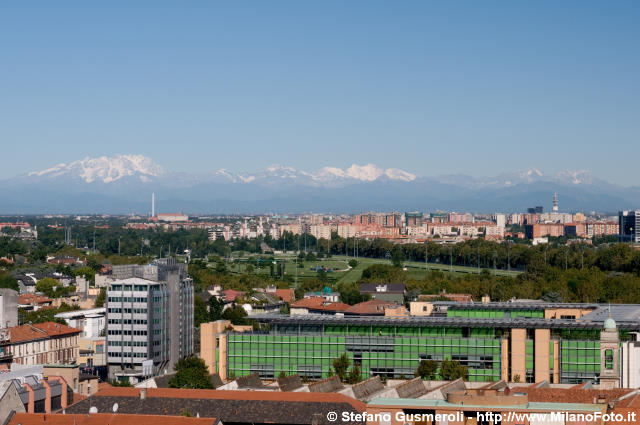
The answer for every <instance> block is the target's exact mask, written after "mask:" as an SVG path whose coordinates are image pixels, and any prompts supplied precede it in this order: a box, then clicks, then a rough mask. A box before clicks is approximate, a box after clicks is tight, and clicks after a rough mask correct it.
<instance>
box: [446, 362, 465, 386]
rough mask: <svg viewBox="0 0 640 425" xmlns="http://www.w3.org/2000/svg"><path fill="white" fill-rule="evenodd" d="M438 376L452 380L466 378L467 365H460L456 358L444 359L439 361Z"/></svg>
mask: <svg viewBox="0 0 640 425" xmlns="http://www.w3.org/2000/svg"><path fill="white" fill-rule="evenodd" d="M440 376H441V377H442V379H444V380H445V381H454V380H456V379H458V378H462V379H467V367H466V366H462V365H461V364H460V362H459V361H457V360H449V359H444V360H443V361H442V363H440Z"/></svg>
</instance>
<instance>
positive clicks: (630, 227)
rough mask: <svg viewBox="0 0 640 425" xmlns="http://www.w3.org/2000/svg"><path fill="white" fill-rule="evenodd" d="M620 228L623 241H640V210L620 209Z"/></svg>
mask: <svg viewBox="0 0 640 425" xmlns="http://www.w3.org/2000/svg"><path fill="white" fill-rule="evenodd" d="M618 226H619V227H618V229H619V235H620V240H621V241H623V242H640V210H636V211H620V212H619V213H618Z"/></svg>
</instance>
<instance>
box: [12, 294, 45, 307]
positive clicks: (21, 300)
mask: <svg viewBox="0 0 640 425" xmlns="http://www.w3.org/2000/svg"><path fill="white" fill-rule="evenodd" d="M52 301H53V300H52V299H51V298H47V297H44V296H42V295H37V294H22V295H18V304H23V305H25V304H44V303H50V302H52Z"/></svg>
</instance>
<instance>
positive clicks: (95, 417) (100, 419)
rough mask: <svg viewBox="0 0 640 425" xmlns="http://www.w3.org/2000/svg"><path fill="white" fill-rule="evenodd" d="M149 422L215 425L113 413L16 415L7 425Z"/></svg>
mask: <svg viewBox="0 0 640 425" xmlns="http://www.w3.org/2000/svg"><path fill="white" fill-rule="evenodd" d="M144 422H150V423H153V424H154V425H215V424H216V423H218V422H219V421H218V420H216V419H215V418H188V417H185V416H164V415H153V416H152V415H123V414H114V413H93V414H90V415H87V414H75V415H69V414H43V413H16V414H14V415H13V416H12V417H11V419H10V420H9V422H8V423H7V425H42V424H48V425H138V424H140V423H144Z"/></svg>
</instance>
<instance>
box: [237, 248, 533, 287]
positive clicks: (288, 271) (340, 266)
mask: <svg viewBox="0 0 640 425" xmlns="http://www.w3.org/2000/svg"><path fill="white" fill-rule="evenodd" d="M352 258H353V257H346V256H343V255H334V256H333V257H331V258H328V259H318V260H317V261H302V264H303V267H302V268H299V267H297V265H296V259H295V255H294V254H278V255H276V256H275V260H276V261H277V263H278V264H277V265H275V267H281V262H282V261H284V262H285V269H284V270H285V275H286V276H291V277H292V278H293V277H295V276H296V271H297V279H298V283H299V282H301V281H304V280H305V279H309V278H315V277H317V276H318V274H317V272H316V271H315V270H312V269H314V268H315V267H318V266H319V267H325V268H327V269H332V271H331V272H328V273H327V281H328V282H327V283H331V284H334V283H341V282H356V281H358V280H359V279H360V278H361V277H362V272H363V270H364V269H366V268H367V267H369V266H371V265H372V264H390V261H389V260H386V259H380V258H358V265H357V266H356V267H354V268H350V267H349V265H348V262H349V260H351V259H352ZM244 259H245V260H246V258H244ZM241 260H242V258H241ZM247 265H248V264H247V263H241V264H239V265H233V266H232V265H230V271H231V272H232V273H244V272H245V270H246V268H247ZM252 266H253V267H254V272H256V271H257V273H258V274H262V275H268V274H269V273H270V265H269V264H266V263H264V262H263V263H262V266H261V267H259V268H258V269H256V264H255V263H254V264H252ZM427 267H428V269H427ZM405 269H406V273H407V276H408V277H409V278H411V279H423V278H424V277H425V275H426V273H427V271H428V270H429V271H432V270H439V271H442V272H444V273H455V274H477V273H480V272H482V269H480V270H478V268H477V267H466V266H455V265H454V266H450V265H448V264H440V263H429V264H428V265H425V263H421V262H415V261H407V262H405ZM489 272H490V273H492V274H496V275H500V276H516V275H518V274H520V273H522V272H520V271H516V270H511V271H509V270H493V269H490V270H489Z"/></svg>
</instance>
